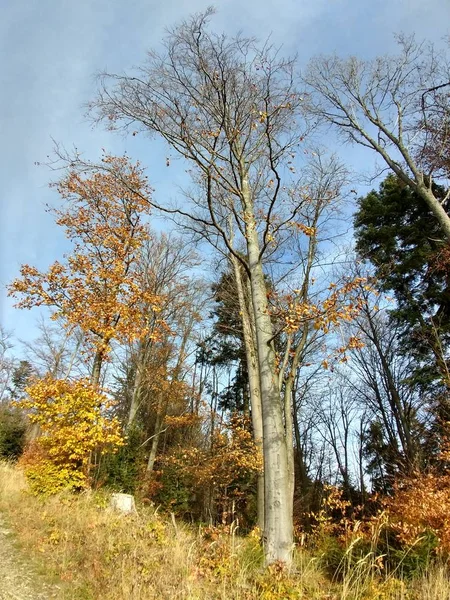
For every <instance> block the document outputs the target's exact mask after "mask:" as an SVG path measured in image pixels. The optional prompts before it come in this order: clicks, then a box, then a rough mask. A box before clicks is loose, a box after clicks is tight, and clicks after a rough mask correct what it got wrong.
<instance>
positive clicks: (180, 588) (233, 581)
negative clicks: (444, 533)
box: [0, 463, 450, 600]
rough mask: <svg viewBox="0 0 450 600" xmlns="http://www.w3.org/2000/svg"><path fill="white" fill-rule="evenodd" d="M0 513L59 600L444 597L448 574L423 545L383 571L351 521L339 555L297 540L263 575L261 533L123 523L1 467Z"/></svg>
mask: <svg viewBox="0 0 450 600" xmlns="http://www.w3.org/2000/svg"><path fill="white" fill-rule="evenodd" d="M0 511H1V513H2V514H3V517H4V519H5V520H6V522H7V523H8V526H9V528H10V529H11V530H12V531H13V532H14V534H15V536H16V540H17V544H18V546H19V547H20V548H21V551H22V553H23V554H25V555H26V557H27V558H29V560H30V561H31V562H32V563H33V565H34V566H35V567H36V568H38V569H39V571H40V572H42V574H43V575H44V576H45V577H46V578H48V580H49V581H50V580H52V581H55V580H57V581H59V582H61V586H60V588H59V589H60V590H61V598H64V599H65V600H66V599H67V600H69V599H73V600H91V599H92V600H94V599H95V600H96V599H100V598H108V599H109V600H119V599H120V600H128V599H130V600H153V599H155V600H157V599H158V600H164V599H185V600H207V599H208V600H251V599H257V598H258V599H262V600H290V599H308V600H447V599H450V574H449V571H448V568H447V567H446V565H445V563H444V562H443V561H439V562H436V561H435V560H431V559H430V560H426V559H425V558H424V556H423V553H424V552H426V544H425V545H424V544H422V545H421V550H420V552H419V551H418V550H417V547H418V546H419V545H420V544H416V546H417V547H416V548H414V547H411V548H410V549H409V551H407V552H405V553H404V555H403V558H402V559H400V560H398V561H397V564H396V566H395V567H394V568H389V569H388V568H387V566H386V562H387V561H386V554H384V555H383V554H382V553H380V551H379V550H377V547H378V542H379V536H380V529H379V528H378V529H376V528H375V529H374V530H373V531H372V539H371V540H368V539H367V538H366V539H365V542H364V543H363V544H362V543H361V540H362V536H361V535H360V532H359V531H358V529H359V527H360V525H359V523H358V522H355V523H354V524H352V530H353V535H352V536H351V537H350V538H349V539H348V541H347V545H346V547H345V548H342V549H340V550H339V545H338V543H337V538H333V537H332V536H331V535H329V534H328V533H327V530H326V528H319V529H318V530H317V531H316V534H315V536H310V539H308V541H307V542H305V541H304V538H302V539H303V544H301V543H298V544H297V546H296V549H295V558H294V562H293V567H292V568H291V569H290V570H289V571H285V570H283V569H282V568H281V567H279V566H278V565H277V564H275V565H272V566H270V567H269V568H265V567H264V558H263V551H262V548H261V545H260V540H259V535H258V533H257V532H255V531H254V532H251V533H250V534H248V535H246V536H242V535H240V531H239V527H238V525H237V524H236V523H234V524H233V525H231V526H227V527H225V526H224V527H211V526H208V525H207V524H196V525H192V524H186V523H183V522H181V521H179V520H178V519H175V517H174V516H173V515H171V514H163V513H162V511H159V510H158V508H157V507H155V506H153V505H140V504H139V503H138V505H137V511H136V513H135V514H132V515H123V514H121V513H118V512H115V511H113V510H112V509H110V508H109V495H108V493H107V492H105V491H101V492H84V493H81V494H71V493H61V494H59V495H53V496H47V497H42V496H40V497H39V496H34V495H32V494H31V493H29V491H28V489H27V484H26V481H25V478H24V476H23V474H22V472H21V471H20V469H19V468H17V467H15V466H14V465H12V464H8V463H2V464H1V466H0ZM412 558H414V560H412ZM413 563H414V564H415V565H416V567H417V568H416V569H413V568H412V567H411V565H412V564H413ZM333 571H334V573H333Z"/></svg>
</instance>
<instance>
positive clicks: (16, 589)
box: [0, 515, 62, 600]
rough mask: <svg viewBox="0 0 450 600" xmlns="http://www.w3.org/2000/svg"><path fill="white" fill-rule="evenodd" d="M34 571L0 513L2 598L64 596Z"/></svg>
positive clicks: (46, 599) (25, 599)
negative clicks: (15, 544)
mask: <svg viewBox="0 0 450 600" xmlns="http://www.w3.org/2000/svg"><path fill="white" fill-rule="evenodd" d="M60 592H61V590H59V589H58V587H57V586H49V585H47V584H45V583H44V582H43V581H42V579H41V578H40V577H39V576H38V575H37V574H36V572H34V570H33V568H32V567H31V566H30V565H29V564H27V562H26V560H25V559H24V558H23V557H22V556H21V555H20V553H19V552H18V550H17V549H16V548H15V546H14V543H13V535H12V532H11V531H10V530H9V529H8V528H7V526H6V525H5V522H4V521H3V519H2V518H1V515H0V600H50V599H58V598H62V595H61V593H60Z"/></svg>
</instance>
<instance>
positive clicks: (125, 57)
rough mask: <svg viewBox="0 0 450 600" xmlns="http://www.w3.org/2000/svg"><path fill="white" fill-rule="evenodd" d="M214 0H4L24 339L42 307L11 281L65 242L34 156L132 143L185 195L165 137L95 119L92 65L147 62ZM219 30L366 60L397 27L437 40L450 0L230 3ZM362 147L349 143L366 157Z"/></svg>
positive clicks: (5, 243)
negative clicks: (123, 130)
mask: <svg viewBox="0 0 450 600" xmlns="http://www.w3.org/2000/svg"><path fill="white" fill-rule="evenodd" d="M209 4H211V2H208V1H206V2H203V1H201V0H191V1H190V2H182V1H181V0H165V1H164V2H156V1H155V0H147V1H146V2H145V1H144V0H129V1H128V2H126V3H125V2H124V1H123V0H122V1H118V0H108V1H106V0H78V1H77V2H73V0H71V1H70V2H69V1H68V0H3V3H2V19H1V22H0V47H1V51H0V69H1V71H0V72H1V88H0V90H1V91H0V133H1V141H2V144H1V146H0V152H1V154H2V156H1V160H0V174H1V187H0V208H1V223H2V225H1V236H0V286H1V290H0V323H1V324H2V325H3V326H4V327H6V329H8V330H10V331H14V332H15V334H16V336H17V337H19V338H22V339H26V340H30V339H32V338H33V336H34V335H35V323H36V319H37V316H38V315H37V314H36V313H34V312H33V311H32V312H28V311H17V310H15V309H13V308H12V301H11V299H9V298H7V297H6V292H5V285H6V284H7V283H8V282H9V281H11V280H12V279H13V278H14V277H15V276H17V274H18V270H19V267H20V265H21V264H22V263H29V264H32V265H35V266H37V267H38V268H41V269H45V268H46V266H47V265H48V264H50V263H51V262H53V261H54V260H55V259H57V258H61V255H62V254H63V252H64V250H65V247H66V246H65V240H64V238H63V235H62V234H61V232H60V231H58V229H57V228H56V227H55V226H54V224H53V220H52V218H51V216H50V215H48V214H47V213H46V212H45V203H55V202H56V201H57V198H56V197H55V195H54V193H53V192H51V191H50V190H49V189H48V182H49V181H50V180H51V179H52V177H54V174H52V173H50V172H49V170H48V169H47V168H46V167H42V166H36V165H35V163H36V162H42V161H45V160H46V157H47V156H48V155H51V152H52V146H53V142H52V138H53V139H54V140H56V141H57V142H59V143H62V144H64V145H66V146H67V147H70V146H71V145H73V144H74V145H76V146H77V147H78V148H79V149H80V150H82V151H83V152H85V153H86V155H88V156H90V157H93V158H95V157H97V156H98V155H99V154H100V152H101V149H102V148H105V149H106V150H107V151H109V152H112V153H122V152H123V151H124V150H127V151H128V152H129V154H130V155H131V156H132V157H133V158H140V159H141V160H142V162H143V163H144V164H145V165H146V166H148V174H149V177H150V181H151V183H152V185H153V187H154V188H155V189H156V194H157V195H158V196H160V195H171V196H175V195H176V193H177V190H176V187H175V182H174V181H173V178H174V174H175V173H174V170H171V169H166V167H165V156H166V154H167V152H166V150H165V148H164V147H163V146H162V144H161V143H158V142H156V143H155V142H153V141H149V140H144V139H135V138H132V139H124V138H122V137H119V136H117V135H116V136H115V135H113V134H111V133H108V132H105V131H104V130H102V129H100V128H98V129H92V128H91V126H90V125H89V124H88V123H87V122H86V120H85V118H84V116H83V113H84V109H83V104H85V103H86V102H87V101H88V100H89V99H91V98H92V97H93V95H94V94H95V82H94V74H95V73H96V72H97V71H100V70H103V69H107V70H109V71H111V72H121V71H124V70H127V69H129V68H130V67H132V66H133V65H137V64H139V63H140V62H142V60H143V59H144V57H145V52H146V50H147V49H149V48H151V47H155V46H157V45H158V43H159V41H160V40H161V38H162V36H163V34H164V28H165V27H167V26H171V25H173V24H175V23H176V22H178V21H180V20H182V19H183V18H185V17H187V16H189V15H190V14H191V13H193V12H196V11H200V10H204V9H205V8H206V7H207V6H208V5H209ZM215 6H216V8H217V9H218V14H217V15H216V16H215V17H214V19H213V25H212V26H213V27H214V28H215V29H216V30H218V31H222V30H225V31H227V32H229V33H233V32H235V31H236V30H238V29H240V30H242V31H243V32H244V33H245V34H249V35H256V36H258V37H261V38H266V37H267V36H268V35H269V34H271V38H272V41H273V42H274V43H275V44H283V48H284V50H285V52H286V54H292V53H293V52H296V53H298V55H299V60H300V63H301V64H305V63H306V62H307V60H308V59H309V58H311V57H312V56H314V55H315V54H318V53H325V54H326V53H332V52H337V53H338V54H340V55H347V54H357V55H359V56H361V57H363V58H369V57H373V56H376V55H379V54H384V53H389V52H390V51H393V50H394V49H395V42H394V38H393V33H394V32H400V31H402V32H405V33H407V34H409V33H413V32H414V33H416V34H417V37H418V38H427V39H430V40H433V41H435V42H439V41H440V40H442V38H443V37H444V36H446V35H449V34H450V26H449V23H450V3H448V0H428V1H427V2H424V1H423V0H409V1H407V0H390V1H387V0H371V1H369V0H359V1H358V0H353V1H351V0H315V1H312V0H297V1H295V0H278V1H276V0H258V1H257V0H222V1H217V2H216V4H215ZM361 153H364V151H363V150H355V149H353V150H352V151H349V150H344V157H345V158H346V159H348V160H350V161H352V162H354V163H355V164H356V166H359V165H362V164H365V162H368V161H370V160H371V156H370V155H368V154H367V155H366V154H364V157H362V156H361Z"/></svg>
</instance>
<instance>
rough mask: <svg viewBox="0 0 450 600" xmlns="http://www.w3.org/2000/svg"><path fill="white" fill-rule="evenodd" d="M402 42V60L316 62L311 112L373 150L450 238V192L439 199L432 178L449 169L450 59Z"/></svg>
mask: <svg viewBox="0 0 450 600" xmlns="http://www.w3.org/2000/svg"><path fill="white" fill-rule="evenodd" d="M398 43H399V47H400V52H399V54H398V55H396V56H382V57H378V58H376V59H375V60H372V61H364V60H359V59H358V58H356V57H351V58H349V59H348V60H343V59H341V58H338V57H337V56H331V57H318V58H315V59H313V60H312V61H311V63H310V64H309V68H308V69H307V71H306V73H305V75H304V82H305V84H306V85H307V86H308V88H309V110H310V112H311V113H312V114H313V115H314V116H316V117H318V118H319V119H320V120H324V121H325V122H326V123H328V124H330V125H332V126H334V127H335V128H336V129H337V130H338V132H339V134H341V135H342V136H343V138H344V139H345V140H346V141H348V142H351V143H356V144H360V145H362V146H365V147H367V148H370V149H371V150H374V151H375V152H376V153H377V154H378V155H379V156H380V157H381V158H382V159H383V160H384V162H385V163H386V165H387V166H388V167H389V168H390V169H392V171H394V173H395V174H396V175H397V176H398V177H399V178H400V179H401V180H402V181H403V182H405V183H406V184H407V185H408V186H410V187H411V189H412V190H414V191H415V192H416V193H417V194H419V195H420V196H421V197H422V198H423V199H424V200H425V202H426V203H427V205H428V206H429V207H430V210H431V211H432V213H433V214H434V215H435V217H436V219H437V220H438V222H439V223H440V225H441V227H442V230H443V232H444V234H445V236H446V238H447V239H448V240H450V217H449V216H448V214H447V210H446V207H447V202H448V199H449V194H447V195H446V196H445V198H444V199H443V201H442V202H441V200H440V199H438V198H437V197H436V195H435V194H434V192H433V187H432V183H433V175H434V174H437V175H439V174H442V171H444V172H446V171H445V168H443V167H445V165H446V159H445V157H446V156H447V155H448V139H449V138H448V132H449V116H450V112H449V111H450V103H449V98H450V95H449V91H450V68H449V62H448V60H447V56H446V55H445V53H444V54H443V53H439V52H438V51H437V50H435V49H434V48H433V46H432V45H429V44H425V43H417V42H416V41H415V40H414V38H413V37H403V36H399V37H398ZM449 193H450V192H449Z"/></svg>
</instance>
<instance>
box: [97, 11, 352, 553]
mask: <svg viewBox="0 0 450 600" xmlns="http://www.w3.org/2000/svg"><path fill="white" fill-rule="evenodd" d="M210 15H211V11H207V12H206V13H205V14H201V15H196V16H194V17H193V18H191V19H190V20H188V21H186V22H184V23H182V24H181V25H180V26H178V27H176V28H174V29H172V30H170V31H169V33H168V35H167V37H166V39H165V41H164V50H163V51H162V52H161V53H157V52H153V51H152V52H150V53H149V55H148V59H147V62H146V63H145V64H144V65H143V66H142V67H141V68H140V69H138V70H137V72H136V73H135V74H132V75H127V74H125V75H108V74H105V75H104V76H102V77H101V78H100V85H99V94H98V97H97V99H96V100H95V101H94V102H93V103H92V111H93V114H94V115H95V118H97V119H98V120H103V119H104V120H106V121H107V123H108V127H110V128H112V129H119V128H122V127H123V128H125V129H129V130H131V131H133V132H134V133H138V134H139V132H144V133H149V134H156V135H159V136H160V137H162V138H163V139H164V140H166V142H167V143H168V144H169V146H170V148H171V149H172V151H174V152H176V153H178V154H179V155H181V156H182V157H184V158H185V159H186V160H187V161H189V162H190V163H191V164H192V166H193V167H194V169H193V172H192V174H193V178H194V182H195V183H196V188H195V190H194V191H192V192H191V193H189V194H188V199H189V203H187V204H186V203H185V204H184V205H183V207H181V206H167V205H164V206H160V205H159V208H160V209H162V210H164V211H165V212H166V213H169V214H171V215H172V217H173V218H175V219H176V220H179V221H182V224H183V225H184V226H185V227H186V228H188V229H189V231H191V232H192V233H193V234H194V235H195V236H197V237H201V238H202V239H204V240H207V241H208V242H209V243H211V244H212V245H213V246H214V247H215V248H216V249H217V250H218V251H219V252H221V253H222V254H225V255H226V256H227V258H228V259H229V260H230V261H231V263H232V265H233V269H234V271H235V273H238V272H239V269H242V270H243V271H244V272H245V273H246V277H247V281H248V284H247V281H244V280H242V278H241V277H240V276H239V277H236V281H237V282H238V283H239V282H240V281H241V283H242V285H241V287H240V288H239V287H238V293H239V297H240V298H243V294H244V293H245V286H247V285H248V290H249V292H250V298H251V304H250V307H249V310H248V311H247V310H246V308H245V302H244V301H243V300H240V306H241V312H242V317H243V321H242V322H243V328H244V338H245V340H246V341H245V345H246V352H247V364H248V365H254V369H253V371H252V369H251V368H249V377H250V378H251V382H250V389H251V403H252V414H253V415H261V418H260V419H259V429H260V431H261V435H262V447H263V455H264V490H265V493H264V495H265V507H264V514H265V518H264V523H265V524H264V539H265V551H266V558H267V561H268V562H273V561H277V560H281V561H283V562H286V563H288V562H290V560H291V552H292V494H293V471H292V459H291V455H292V444H291V442H292V433H291V431H292V427H291V426H292V418H291V412H290V411H291V405H290V397H291V396H290V392H289V386H290V379H289V377H287V378H285V375H286V373H287V369H288V363H289V364H290V365H291V367H293V368H294V370H295V364H293V362H292V361H291V358H292V356H295V349H294V348H292V347H291V351H292V352H293V354H291V352H288V353H287V358H286V365H285V366H283V369H282V375H281V376H280V370H279V365H278V362H277V356H276V352H275V345H274V339H275V337H276V335H277V333H278V332H277V331H276V330H275V327H274V321H273V317H272V315H271V311H270V306H269V302H268V297H267V292H268V290H267V285H266V279H265V270H267V265H268V261H269V257H271V256H273V254H274V249H275V248H280V247H281V246H283V244H287V243H288V240H289V239H291V238H292V236H295V235H297V236H306V237H308V236H309V235H311V234H312V233H314V231H313V230H311V229H309V226H307V225H305V224H304V223H303V222H302V214H301V210H300V208H301V207H305V208H306V207H307V206H310V207H311V206H313V204H314V200H313V201H312V200H311V196H310V195H309V194H308V191H307V190H306V189H303V188H302V186H301V184H300V183H299V182H298V180H297V179H296V177H295V167H294V161H295V157H296V152H297V149H298V146H299V145H301V144H302V142H303V138H304V136H305V134H306V132H307V130H308V129H309V126H308V125H307V124H306V122H305V120H304V118H303V115H302V111H303V108H302V107H303V97H302V94H301V93H300V90H299V89H298V87H297V85H296V81H295V61H294V60H290V59H282V58H280V57H279V56H278V53H277V52H276V50H275V49H274V48H272V47H270V46H269V45H267V44H266V45H263V46H260V45H258V43H257V42H256V41H255V40H254V39H249V38H245V37H243V36H242V35H238V36H236V37H233V38H229V37H227V36H225V35H216V34H213V33H211V32H210V31H209V30H208V27H207V24H208V20H209V17H210ZM329 184H330V185H329V187H328V189H327V192H326V194H325V195H323V196H320V198H319V199H318V198H315V199H316V200H320V202H319V204H320V205H321V206H322V208H324V207H325V206H327V205H328V204H329V203H330V202H332V201H333V200H334V199H335V198H336V197H337V196H339V191H338V190H339V187H340V185H339V183H336V181H333V182H331V181H329ZM153 204H154V205H156V204H155V203H153ZM319 212H320V211H319ZM300 287H301V286H299V288H298V289H300ZM239 289H241V290H242V293H241V291H239ZM342 291H343V288H342ZM338 297H340V295H339V294H337V295H335V298H334V300H335V301H336V302H337V300H338ZM336 302H335V303H334V304H333V301H330V303H329V305H328V308H329V310H328V309H327V310H325V312H326V313H327V315H328V316H330V317H331V313H332V310H333V308H334V307H336ZM295 310H297V307H296V308H295ZM298 310H300V309H298ZM306 312H307V311H304V314H306ZM313 313H314V311H312V313H310V315H309V316H311V315H312V314H313ZM285 316H286V315H285ZM327 318H328V317H324V318H323V319H322V321H321V322H320V323H319V324H318V327H319V328H320V327H322V325H324V326H325V322H326V321H327ZM300 322H303V321H302V319H299V318H298V315H297V317H295V318H293V319H292V323H295V324H296V326H298V325H299V323H300ZM245 330H247V332H248V334H245ZM297 356H300V355H297ZM294 362H295V360H294ZM281 364H283V365H284V363H283V360H282V361H281ZM253 382H254V385H253ZM284 390H287V391H286V392H285V391H284ZM286 398H287V399H288V400H287V401H286V400H285V399H286Z"/></svg>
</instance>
